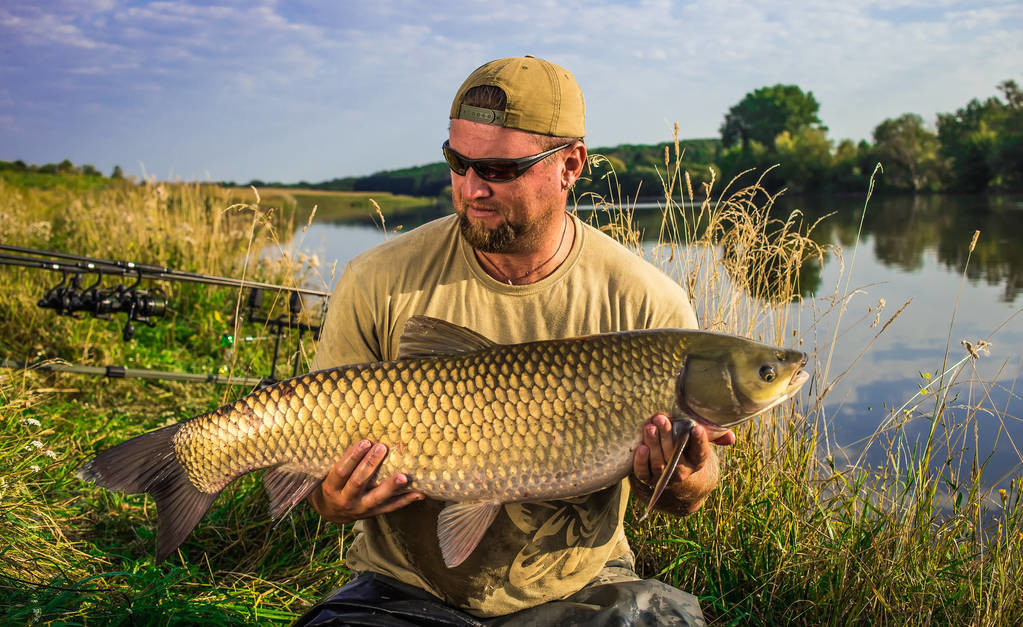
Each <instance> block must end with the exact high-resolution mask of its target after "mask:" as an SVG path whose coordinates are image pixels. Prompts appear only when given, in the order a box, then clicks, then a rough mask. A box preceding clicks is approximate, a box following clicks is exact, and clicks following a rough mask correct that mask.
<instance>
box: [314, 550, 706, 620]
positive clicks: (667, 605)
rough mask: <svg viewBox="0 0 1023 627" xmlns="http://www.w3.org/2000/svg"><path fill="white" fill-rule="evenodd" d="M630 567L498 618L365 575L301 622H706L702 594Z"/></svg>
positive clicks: (620, 564) (617, 564) (620, 566)
mask: <svg viewBox="0 0 1023 627" xmlns="http://www.w3.org/2000/svg"><path fill="white" fill-rule="evenodd" d="M630 566H631V565H630V564H629V563H628V562H627V561H626V560H617V561H614V562H609V563H608V564H607V566H606V567H605V568H604V570H603V571H601V573H600V575H599V576H598V577H597V578H595V579H594V580H593V581H592V582H590V583H589V585H587V586H586V587H585V588H583V589H582V590H580V591H579V592H576V593H575V594H573V595H571V596H569V597H567V598H565V599H561V600H559V601H551V602H549V603H544V604H542V605H538V606H536V607H532V608H529V609H526V610H522V611H521V612H516V613H514V614H508V615H507V616H497V617H494V618H477V617H475V616H473V615H471V614H467V613H465V612H463V611H461V610H458V609H456V608H453V607H451V606H449V605H445V604H444V602H443V601H441V600H440V599H438V598H437V597H435V596H433V595H431V594H429V593H428V592H426V591H424V590H421V589H419V588H416V587H414V586H409V585H407V584H405V583H402V582H400V581H397V580H395V579H392V578H390V577H387V576H385V575H381V574H378V573H363V574H362V575H360V576H358V577H357V578H355V579H354V580H352V581H350V582H349V583H347V584H345V585H344V586H343V587H341V588H339V589H337V590H335V591H334V592H332V593H331V594H330V595H329V596H327V598H325V599H324V600H323V601H321V602H319V603H317V604H316V605H315V606H313V607H312V608H311V609H310V610H309V611H308V612H306V613H305V614H304V615H303V616H302V617H301V618H299V619H298V621H297V622H296V623H295V625H301V626H303V627H305V626H313V625H316V626H326V625H395V626H412V625H428V626H441V625H444V626H450V627H470V626H471V627H477V626H486V627H490V626H496V625H501V626H503V627H507V626H516V625H623V626H624V625H706V623H705V622H704V620H703V612H701V611H700V604H699V602H698V601H697V600H696V597H694V596H693V595H691V594H689V593H687V592H683V591H681V590H679V589H678V588H674V587H672V586H669V585H667V584H665V583H662V582H660V581H657V580H656V579H639V578H638V577H637V575H636V573H635V572H633V570H632V568H631V567H630Z"/></svg>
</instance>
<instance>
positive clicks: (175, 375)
mask: <svg viewBox="0 0 1023 627" xmlns="http://www.w3.org/2000/svg"><path fill="white" fill-rule="evenodd" d="M0 368H10V369H12V370H43V371H46V372H71V373H74V374H91V375H97V376H103V377H108V378H110V379H125V378H127V379H159V380H163V381H181V382H184V383H219V384H223V385H243V386H246V387H251V386H259V387H264V386H267V385H272V384H274V383H276V382H277V380H276V379H274V378H272V377H262V378H261V377H227V376H223V375H217V374H194V373H191V372H171V371H167V370H149V369H145V368H126V367H124V366H79V365H75V364H67V363H61V362H52V361H17V360H14V359H2V360H0Z"/></svg>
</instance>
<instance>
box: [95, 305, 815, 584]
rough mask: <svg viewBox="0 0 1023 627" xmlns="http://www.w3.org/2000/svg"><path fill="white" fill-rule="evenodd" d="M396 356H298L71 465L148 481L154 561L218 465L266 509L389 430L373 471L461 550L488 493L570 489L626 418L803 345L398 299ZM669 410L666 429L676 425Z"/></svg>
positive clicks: (768, 389)
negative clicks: (533, 329) (258, 485)
mask: <svg viewBox="0 0 1023 627" xmlns="http://www.w3.org/2000/svg"><path fill="white" fill-rule="evenodd" d="M400 351H401V353H400V355H399V357H400V359H399V360H398V361H394V362H386V363H368V364H358V365H352V366H343V367H339V368H334V369H331V370H323V371H319V372H314V373H309V374H306V375H303V376H300V377H295V378H294V379H289V380H287V381H282V382H280V383H278V384H276V385H273V386H270V387H268V388H265V389H262V390H257V391H256V392H253V393H252V394H250V395H248V396H246V397H244V398H242V399H239V400H237V401H235V402H233V403H230V404H228V405H225V406H223V407H220V408H218V409H215V410H213V411H210V412H208V413H206V414H203V415H201V416H197V417H195V418H192V419H190V420H187V421H185V422H183V423H180V424H176V425H171V426H169V427H164V428H163V429H158V430H156V431H152V432H149V433H145V434H142V435H140V436H138V437H135V438H132V439H131V440H128V441H127V442H122V443H121V444H119V445H117V446H115V447H113V448H111V449H109V450H107V451H104V452H102V453H100V454H99V455H98V456H96V457H95V458H94V459H92V460H90V461H88V462H86V463H85V465H83V466H82V468H81V469H80V470H79V471H78V476H79V477H81V478H83V479H86V480H89V481H93V482H95V483H96V484H98V485H101V486H103V487H106V488H109V489H113V490H124V491H126V492H129V493H139V492H147V493H149V494H151V495H152V496H153V497H154V498H155V500H156V504H157V513H158V515H159V519H160V526H159V532H158V534H157V553H156V556H157V560H158V561H160V560H163V559H165V558H166V557H167V556H168V555H169V554H170V553H171V552H172V551H174V550H175V549H176V548H177V547H178V546H179V545H180V544H181V543H182V542H183V541H184V539H185V538H186V537H187V536H188V534H189V533H191V531H192V529H193V528H194V527H195V526H196V525H197V524H198V522H199V520H200V519H201V518H202V517H203V516H204V515H205V513H206V512H207V511H208V510H209V508H210V506H211V505H212V503H213V500H214V499H215V498H216V496H217V494H219V492H220V491H221V490H222V489H223V488H224V486H226V485H227V484H229V483H230V482H231V481H233V480H234V479H236V478H238V477H240V476H241V475H244V474H246V473H248V472H252V471H254V470H258V469H264V468H265V469H267V472H266V474H264V478H263V482H264V485H265V486H266V489H267V493H268V495H269V497H270V508H271V515H273V516H275V517H277V516H280V515H283V514H284V513H286V512H287V511H288V510H290V509H291V508H292V507H294V506H295V505H296V504H297V503H299V502H300V501H301V500H302V499H304V498H305V497H306V496H307V495H308V494H309V493H310V492H311V491H312V490H314V489H315V488H316V487H317V486H318V485H319V484H320V482H321V481H322V480H323V477H324V476H326V474H327V472H328V471H329V469H330V467H331V466H332V465H333V464H334V463H335V462H336V461H337V459H338V458H340V457H341V455H342V454H343V452H344V451H345V450H346V449H348V448H349V447H350V446H351V445H352V444H354V443H355V442H358V441H359V440H362V439H367V440H371V441H374V442H382V443H384V444H386V445H387V446H388V454H387V456H386V457H385V458H384V460H383V462H382V464H381V465H380V468H379V470H378V471H377V474H376V476H377V477H381V478H383V477H387V476H391V475H392V474H394V473H397V472H401V473H404V474H406V475H407V476H408V478H409V482H408V484H407V486H406V489H408V490H415V491H419V492H423V493H424V494H426V495H427V496H429V497H432V498H435V499H439V500H444V501H448V502H450V503H449V504H448V505H447V506H446V507H445V508H444V509H443V510H442V511H441V512H440V514H439V517H438V524H437V529H438V541H439V543H440V548H441V554H442V556H443V558H444V562H445V564H447V565H448V566H450V567H454V566H456V565H458V564H460V563H461V562H462V561H463V560H464V559H465V558H466V557H467V556H468V555H469V554H470V553H471V552H472V551H473V550H474V548H475V547H476V546H477V544H478V543H479V541H480V538H481V537H482V535H483V534H484V533H485V531H486V529H487V528H488V527H489V526H490V524H491V522H492V521H493V519H494V517H495V516H496V515H497V512H498V511H499V509H500V506H501V505H502V504H504V503H509V502H515V501H542V500H551V499H560V498H570V497H575V496H580V495H583V494H587V493H590V492H593V491H596V490H599V489H601V488H603V487H606V486H608V485H611V484H613V483H615V482H617V481H620V480H621V479H622V478H623V477H625V476H626V475H627V474H628V473H629V472H630V470H631V468H632V464H633V456H634V451H635V449H636V447H637V446H639V444H640V442H641V441H642V428H643V426H644V425H645V424H646V423H647V422H648V421H649V420H650V418H651V417H652V416H653V415H654V414H655V413H665V414H667V415H669V416H670V417H671V420H672V422H673V432H674V431H676V430H678V439H677V442H676V445H675V451H674V454H673V457H672V461H671V462H670V463H669V465H668V467H667V468H666V469H665V470H664V471H663V472H662V474H661V477H660V479H659V480H658V483H657V485H656V486H655V487H654V489H653V495H652V497H651V500H650V503H649V504H648V508H649V507H651V506H652V505H653V503H654V502H655V501H656V499H657V497H658V496H659V495H660V493H661V491H663V489H664V486H665V485H666V482H667V480H668V477H670V476H673V473H674V467H675V465H676V464H677V463H678V462H679V459H680V458H681V454H682V451H683V449H684V447H685V441H686V438H687V437H688V436H687V435H686V434H687V433H688V431H687V430H686V429H685V428H684V427H687V426H688V425H690V424H692V423H693V422H694V421H699V422H701V423H702V424H703V425H704V426H705V427H706V428H707V429H709V430H710V431H711V432H719V431H721V430H723V429H724V428H728V427H731V426H734V425H736V424H739V423H741V422H742V421H744V420H748V419H749V418H750V417H752V416H755V415H757V414H759V413H761V412H762V411H765V410H767V409H769V408H771V407H774V406H776V405H777V404H779V403H780V402H782V401H783V400H784V399H786V398H789V397H791V396H792V395H793V394H794V393H795V392H796V391H797V390H798V389H799V387H800V386H801V385H802V384H803V383H805V381H806V380H807V379H808V378H809V377H808V375H807V374H806V373H805V372H803V371H802V366H803V365H804V364H805V363H806V356H805V355H803V354H802V353H799V352H797V351H788V350H785V349H781V348H776V347H772V346H767V345H764V344H758V343H756V342H752V341H750V340H747V339H745V338H739V337H735V336H729V335H723V334H717V333H709V332H701V331H688V330H679V329H654V330H646V331H628V332H619V333H605V334H600V335H593V336H587V337H583V338H572V339H564V340H546V341H539V342H526V343H523V344H513V345H499V344H495V343H493V342H491V341H490V340H488V339H487V338H484V337H482V336H480V335H479V334H477V333H475V332H473V331H471V330H469V329H465V328H462V327H458V326H455V325H452V324H449V323H446V322H443V321H441V320H435V319H432V318H426V317H421V316H414V317H412V318H410V319H409V321H408V322H407V323H406V326H405V329H404V333H403V335H402V340H401V348H400ZM680 427H682V429H681V430H679V428H680Z"/></svg>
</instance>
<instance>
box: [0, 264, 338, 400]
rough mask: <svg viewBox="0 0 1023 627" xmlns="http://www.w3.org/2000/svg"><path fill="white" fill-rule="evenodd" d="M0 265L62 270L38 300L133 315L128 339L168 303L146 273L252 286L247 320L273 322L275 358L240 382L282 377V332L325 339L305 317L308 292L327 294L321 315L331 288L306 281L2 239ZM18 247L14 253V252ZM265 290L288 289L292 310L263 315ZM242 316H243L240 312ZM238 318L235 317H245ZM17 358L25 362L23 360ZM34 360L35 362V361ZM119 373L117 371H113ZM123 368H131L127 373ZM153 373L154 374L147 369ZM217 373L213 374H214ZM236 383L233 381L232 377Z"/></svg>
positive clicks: (61, 310) (229, 341)
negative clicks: (146, 284) (203, 270)
mask: <svg viewBox="0 0 1023 627" xmlns="http://www.w3.org/2000/svg"><path fill="white" fill-rule="evenodd" d="M0 251H4V252H0V265H8V266H20V267H27V268H36V269H41V270H48V271H51V272H60V273H61V275H62V278H61V280H60V282H59V283H58V284H57V285H55V286H53V287H51V288H50V289H49V290H48V291H47V292H46V294H44V295H43V297H42V298H40V299H39V301H38V302H37V305H38V306H39V307H41V308H45V309H52V310H54V311H55V312H56V313H57V314H58V315H62V316H69V317H72V318H79V317H80V316H79V315H78V314H80V313H87V314H90V315H92V316H93V317H96V318H101V319H105V320H110V319H111V314H118V313H123V314H125V315H126V317H127V320H126V322H125V325H124V327H123V329H122V333H121V337H122V339H123V340H124V341H130V340H131V339H132V338H133V337H134V334H135V324H134V323H141V324H145V325H146V326H149V327H155V326H156V319H157V318H162V317H163V316H164V315H165V314H166V312H167V307H168V301H167V297H166V294H165V293H164V292H163V290H162V289H160V288H159V287H152V288H149V289H143V288H140V287H139V284H140V283H141V281H142V280H143V279H146V280H160V281H181V282H189V283H201V284H206V285H213V286H218V287H234V288H239V289H244V288H249V289H250V293H249V298H248V304H247V307H246V313H247V316H246V318H247V321H248V322H250V323H259V324H263V325H264V326H266V327H268V328H269V329H270V331H271V336H272V337H273V339H274V351H273V361H272V365H271V371H270V376H269V377H263V378H252V377H242V378H237V377H235V378H233V379H238V380H239V381H243V382H242V383H231V384H238V385H255V384H256V383H254V382H258V383H260V384H263V385H265V384H267V383H268V382H273V381H276V380H277V379H276V371H277V361H278V358H279V355H280V344H281V340H282V338H283V337H284V336H285V335H286V334H288V333H289V332H291V331H298V334H299V336H298V342H299V343H300V344H301V342H302V339H303V336H304V335H305V333H307V332H310V333H312V335H313V338H314V339H319V335H320V330H321V327H320V325H313V324H308V323H306V322H303V321H302V320H301V319H300V316H301V314H302V311H303V309H304V302H303V299H302V297H303V295H307V296H313V297H319V298H322V299H323V300H322V302H321V319H322V314H323V312H324V311H325V310H326V305H327V302H326V297H327V296H329V295H330V293H329V292H325V291H322V290H316V289H311V288H304V287H289V286H284V285H275V284H272V283H265V282H262V281H249V280H245V279H236V278H231V277H222V276H215V275H210V274H200V273H196V272H185V271H182V270H175V269H173V268H167V267H163V266H156V265H152V264H144V263H136V262H133V261H121V260H114V259H101V258H98V257H88V256H85V255H74V254H69V253H62V252H56V251H49V250H40V249H36V248H26V247H21V246H11V245H8V244H0ZM12 253H13V254H12ZM90 275H95V277H96V278H95V280H94V281H93V282H92V284H91V285H89V286H88V287H83V285H82V280H83V277H85V276H90ZM105 276H113V277H130V278H132V279H134V282H133V283H131V284H130V285H125V284H123V283H122V284H119V285H116V286H102V285H101V283H102V281H103V278H104V277H105ZM264 290H274V291H278V292H288V293H289V298H288V312H287V313H286V314H284V315H279V316H277V317H275V318H270V317H268V316H261V315H259V311H260V308H261V306H262V303H263V292H264ZM239 318H240V317H239ZM239 318H236V319H235V323H238V322H239V321H241V320H240V319H239ZM221 345H222V346H225V347H227V348H232V347H233V346H234V336H233V335H231V334H229V333H224V334H223V336H222V337H221ZM17 364H22V365H21V366H18V365H17ZM299 364H300V351H296V352H295V362H294V367H293V373H292V376H295V375H297V374H298V368H299ZM0 365H2V366H3V367H7V368H15V367H27V366H26V365H25V364H23V363H22V362H8V361H6V360H5V361H4V362H3V363H2V364H0ZM29 365H32V364H29ZM34 365H36V366H38V367H39V368H40V369H43V370H57V371H63V372H77V373H81V374H97V375H99V374H102V375H105V376H114V377H116V376H132V377H140V378H151V379H153V378H155V379H159V378H163V379H171V380H178V381H185V380H187V381H202V382H213V383H223V382H229V381H226V380H225V381H221V380H220V379H224V378H223V377H220V378H218V377H214V376H213V375H193V374H191V373H168V372H164V371H143V370H137V369H127V368H124V367H121V366H106V367H92V366H64V365H61V366H60V367H50V366H47V365H45V364H34ZM110 373H113V374H110ZM120 373H126V374H123V375H121V374H120ZM143 373H149V374H143ZM211 377H213V378H211ZM229 383H230V382H229Z"/></svg>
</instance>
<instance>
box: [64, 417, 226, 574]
mask: <svg viewBox="0 0 1023 627" xmlns="http://www.w3.org/2000/svg"><path fill="white" fill-rule="evenodd" d="M180 428H181V425H180V424H176V425H171V426H169V427H164V428H162V429H157V430H156V431H151V432H149V433H144V434H142V435H140V436H138V437H135V438H132V439H130V440H128V441H127V442H122V443H120V444H118V445H117V446H114V447H112V448H110V449H107V450H105V451H103V452H102V453H100V454H99V455H97V456H96V457H94V458H93V459H91V460H89V461H87V462H85V464H84V465H82V467H81V468H80V469H79V470H78V472H77V473H76V474H77V476H78V478H79V479H83V480H85V481H91V482H92V483H95V484H96V485H98V486H100V487H103V488H107V489H108V490H121V491H123V492H127V493H128V494H141V493H143V492H145V493H148V494H150V495H151V496H152V497H153V499H154V500H155V501H156V514H157V517H158V520H159V522H158V526H159V530H158V531H157V536H156V563H160V562H162V561H163V560H165V559H167V557H168V556H170V554H171V553H173V552H174V551H175V550H176V549H177V548H178V547H179V546H181V543H182V542H184V541H185V538H186V537H188V534H189V533H191V532H192V530H193V529H194V528H195V526H196V525H197V524H199V521H200V520H201V519H202V517H203V516H205V515H206V512H207V511H209V509H210V506H211V505H213V501H214V500H215V499H216V498H217V495H218V494H219V493H220V492H219V491H217V492H215V493H212V494H210V493H206V492H200V491H199V490H197V489H196V488H195V486H193V485H192V482H191V481H189V479H188V474H187V472H186V471H185V469H184V468H183V467H182V466H181V464H180V463H179V462H178V459H177V457H176V456H175V454H174V443H173V440H172V439H173V437H174V434H175V433H177V432H178V429H180Z"/></svg>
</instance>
